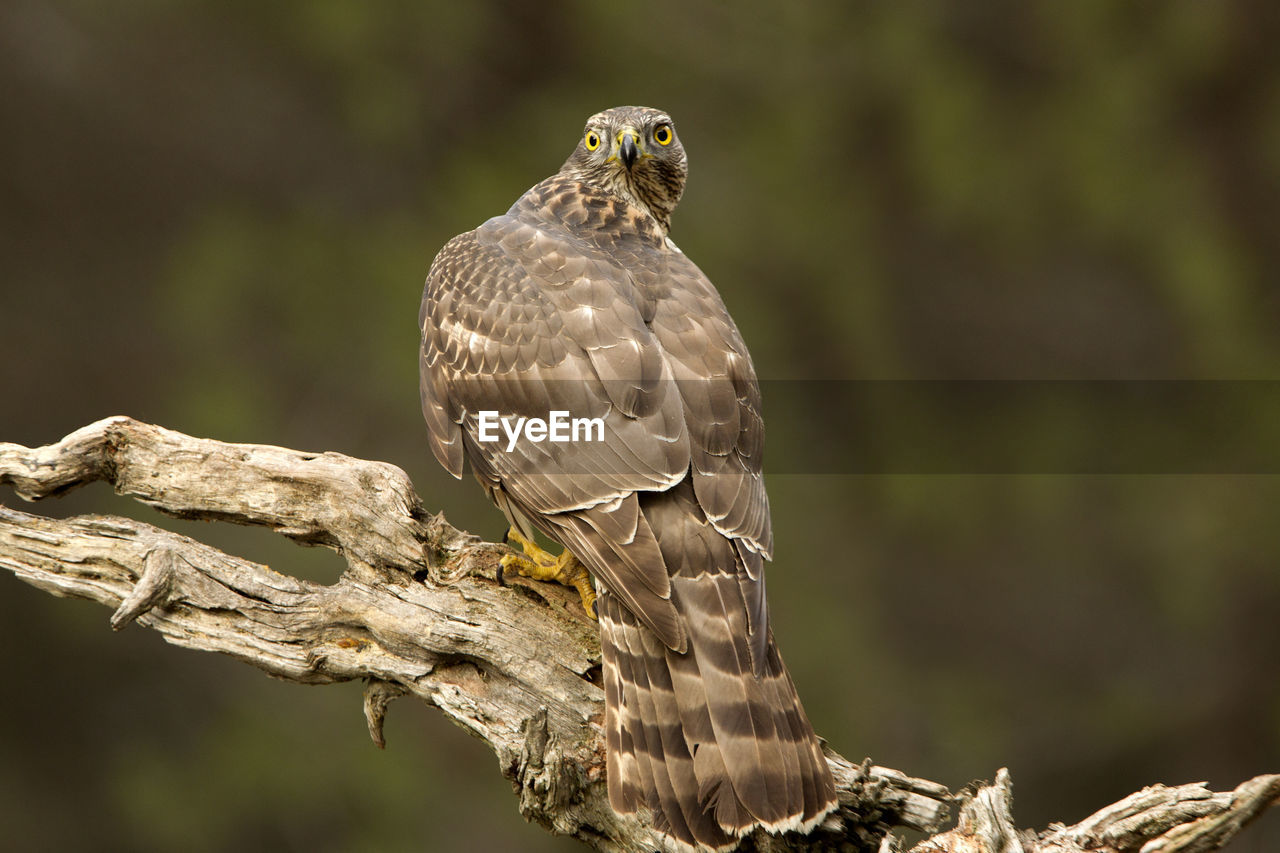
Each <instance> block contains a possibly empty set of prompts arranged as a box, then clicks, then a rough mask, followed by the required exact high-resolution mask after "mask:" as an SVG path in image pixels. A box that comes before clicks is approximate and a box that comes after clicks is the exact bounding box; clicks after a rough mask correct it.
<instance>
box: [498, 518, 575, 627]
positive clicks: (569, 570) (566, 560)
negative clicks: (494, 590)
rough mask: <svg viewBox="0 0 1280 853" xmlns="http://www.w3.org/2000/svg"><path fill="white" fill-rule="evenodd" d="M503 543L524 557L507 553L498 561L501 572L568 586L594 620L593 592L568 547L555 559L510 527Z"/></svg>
mask: <svg viewBox="0 0 1280 853" xmlns="http://www.w3.org/2000/svg"><path fill="white" fill-rule="evenodd" d="M507 541H509V542H512V543H513V544H516V545H519V546H520V550H521V551H523V552H524V556H523V557H522V556H520V555H519V554H507V555H506V556H505V557H503V558H502V560H501V566H502V570H503V571H504V572H506V571H511V570H513V569H514V570H515V572H516V574H520V575H524V576H525V577H527V578H532V579H533V580H536V581H555V582H556V583H561V584H564V585H565V586H571V587H573V588H574V589H576V590H577V591H578V595H580V596H581V597H582V609H583V610H585V611H587V615H588V616H590V617H591V618H592V619H594V618H596V591H595V588H594V587H593V586H592V584H591V574H590V573H589V572H588V571H587V568H586V566H584V565H582V563H580V562H578V558H577V557H575V556H573V554H572V553H571V552H570V551H569V549H568V548H565V549H564V553H563V554H561V555H560V556H559V557H557V556H555V555H553V554H550V553H548V552H547V551H544V550H542V549H541V548H539V547H538V545H537V543H535V542H533V541H531V540H529V539H526V538H525V537H524V536H522V535H521V533H520V531H519V530H516V529H515V528H514V527H512V528H511V529H510V530H508V531H507Z"/></svg>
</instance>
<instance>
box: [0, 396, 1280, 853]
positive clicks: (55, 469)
mask: <svg viewBox="0 0 1280 853" xmlns="http://www.w3.org/2000/svg"><path fill="white" fill-rule="evenodd" d="M96 480H105V481H107V482H109V483H111V484H112V485H113V486H114V487H115V490H116V491H117V493H119V494H121V495H126V496H129V497H132V498H134V499H136V500H139V501H141V502H143V503H145V504H148V505H150V506H152V507H155V508H156V509H158V510H160V511H161V512H163V513H166V514H168V515H173V516H178V517H182V518H195V519H208V520H220V521H230V522H235V523H240V524H255V525H263V526H266V527H270V528H272V529H273V530H275V531H276V532H278V533H280V534H282V535H284V536H287V537H289V538H291V539H293V540H294V541H296V542H299V543H302V544H306V545H322V546H325V547H329V548H332V549H334V550H336V551H337V552H338V553H339V554H341V555H342V556H343V557H344V558H345V559H346V561H347V569H346V570H345V571H344V572H343V574H342V576H341V577H340V578H339V579H338V580H337V581H336V582H335V583H333V584H332V585H328V586H325V585H321V584H314V583H307V582H304V581H301V580H297V579H295V578H292V577H289V576H287V575H283V574H280V573H278V572H275V571H273V570H271V569H269V568H267V567H266V566H262V565H258V564H256V563H252V562H250V561H247V560H243V559H240V558H238V557H235V556H232V555H230V554H226V553H223V552H221V551H219V550H217V549H214V548H211V547H209V546H207V545H204V544H202V543H200V542H198V541H195V540H193V539H190V538H188V537H185V536H179V535H177V534H174V533H171V532H168V531H166V530H163V529H161V528H158V527H155V526H152V525H149V524H145V523H142V522H137V521H132V520H128V519H124V518H118V517H112V516H81V517H77V518H72V519H67V520H54V519H48V518H44V517H41V516H36V515H31V514H27V513H23V512H18V511H16V510H13V509H9V508H7V507H4V506H0V567H3V568H5V569H7V570H9V571H12V572H13V573H14V574H15V575H17V576H18V577H19V578H20V579H22V580H24V581H26V582H28V583H31V584H33V585H35V586H37V587H39V588H41V589H44V590H46V591H47V592H50V593H52V594H54V595H62V596H76V597H80V598H89V599H93V600H95V601H99V602H102V603H103V604H106V605H108V606H110V607H112V608H113V609H114V612H113V614H112V616H111V626H112V628H114V629H116V630H120V629H122V628H124V627H126V626H127V625H129V624H130V623H134V622H136V623H137V624H139V625H141V626H143V627H146V628H149V629H152V630H155V631H158V632H160V633H161V634H162V635H163V636H164V637H165V639H166V640H168V641H169V642H171V643H174V644H177V645H180V646H186V647H189V648H193V649H200V650H204V651H218V652H222V653H224V654H228V655H231V656H233V657H236V658H238V659H240V660H243V661H244V662H246V663H249V664H252V665H254V666H256V667H258V668H260V669H262V670H264V671H266V672H268V673H270V674H271V675H274V676H277V677H280V678H284V679H288V680H292V681H296V682H299V683H305V684H321V683H330V682H338V681H347V680H351V679H362V680H364V682H365V690H364V713H365V717H366V720H367V722H368V727H369V733H370V735H371V737H372V738H373V740H374V742H375V743H376V744H377V745H378V746H382V745H383V743H382V720H383V718H384V715H385V714H386V710H387V706H388V704H389V703H390V702H391V701H393V700H394V699H396V698H398V697H400V696H414V697H416V698H418V699H420V700H422V701H425V702H427V703H428V704H431V705H434V706H435V707H437V708H439V709H440V711H441V712H443V713H444V714H445V715H447V716H448V717H449V718H450V719H451V720H453V721H454V722H455V723H457V724H458V725H460V726H462V727H463V728H465V729H467V730H468V731H470V732H472V733H473V734H475V735H477V736H479V737H480V738H482V739H483V740H484V741H485V742H486V743H488V744H489V746H490V747H491V748H492V749H493V751H494V753H495V755H496V756H497V757H498V762H499V766H500V768H501V770H502V772H503V774H504V775H505V776H506V777H507V778H508V779H509V780H511V782H512V788H513V790H514V791H515V793H516V795H517V797H518V802H519V808H520V811H521V813H522V814H524V815H525V817H526V818H528V819H530V820H533V821H536V822H537V823H539V824H541V825H543V826H544V827H546V828H548V829H549V830H551V831H553V832H557V833H563V834H566V835H570V836H573V837H575V838H578V839H580V840H581V841H583V842H585V843H587V844H589V845H591V846H593V847H596V848H597V849H600V850H607V851H647V850H655V849H663V848H664V842H663V838H662V836H660V835H658V834H656V833H655V832H654V831H653V829H652V827H651V825H650V824H649V823H648V822H647V821H646V820H645V819H644V817H643V816H639V817H621V816H619V815H616V814H615V813H614V812H613V811H612V810H611V809H610V808H609V803H608V797H607V794H606V790H605V780H604V741H603V737H602V733H601V723H602V720H603V714H604V695H603V692H602V691H601V689H600V688H599V686H598V682H599V669H600V648H599V643H598V640H597V632H596V627H595V624H594V623H593V622H592V621H591V620H589V619H588V618H587V617H586V615H585V614H584V613H583V612H582V610H581V607H580V605H579V604H578V600H577V594H576V593H575V592H572V591H570V590H567V589H562V588H560V587H557V586H553V585H549V584H541V583H534V582H531V581H526V580H524V579H523V578H510V579H507V581H506V582H505V583H503V582H502V580H501V579H500V577H499V575H498V573H497V567H498V560H499V559H500V557H501V555H502V554H503V553H505V548H504V546H502V545H499V544H495V543H490V542H484V541H481V540H480V539H479V538H477V537H475V536H473V535H471V534H469V533H465V532H463V531H460V530H457V529H456V528H454V527H452V526H451V525H450V524H449V523H448V522H447V521H446V520H445V518H444V516H443V514H432V513H430V512H427V511H426V510H424V508H423V506H422V503H421V501H420V500H419V499H418V496H417V495H416V494H415V492H414V490H413V487H412V485H411V484H410V483H409V480H408V477H406V476H405V474H404V472H403V471H401V470H400V469H399V468H396V467H395V466H392V465H388V464H386V463H382V462H370V461H365V460H361V459H353V458H351V457H347V456H343V455H341V454H338V453H321V454H317V453H303V452H299V451H296V450H288V449H285V448H280V447H271V446H264V445H246V444H227V443H223V442H218V441H211V440H208V439H198V438H193V437H190V436H187V435H183V434H181V433H178V432H174V431H171V430H167V429H163V428H161V427H157V426H153V425H150V424H144V423H140V422H138V421H134V420H132V419H130V418H126V417H113V418H107V419H105V420H102V421H98V422H97V423H94V424H90V425H89V426H87V427H84V428H83V429H80V430H77V431H76V432H74V433H72V434H71V435H69V436H67V437H66V438H65V439H63V440H62V441H60V442H58V443H56V444H52V445H47V446H45V447H38V448H26V447H22V446H19V445H15V444H0V483H7V484H9V485H11V486H12V487H13V489H14V490H15V491H16V492H17V494H18V495H20V496H21V497H23V498H25V499H27V500H39V499H41V498H45V497H49V496H51V495H59V494H62V493H65V492H67V491H69V490H71V489H74V488H77V487H79V486H82V485H85V484H87V483H90V482H93V481H96ZM827 757H828V760H829V761H830V763H831V767H832V770H833V772H834V774H835V777H836V782H837V786H838V789H839V794H840V808H839V810H838V811H837V812H836V813H835V814H834V815H833V816H832V817H831V818H830V819H829V820H827V821H826V822H825V823H824V824H823V825H822V826H821V827H819V828H818V829H817V830H815V832H814V833H813V834H811V835H810V836H808V837H800V836H796V835H788V836H784V837H772V836H767V835H763V834H758V835H757V836H753V837H751V838H749V839H746V840H745V841H744V845H743V849H757V850H770V851H774V850H801V849H849V850H877V849H891V848H893V847H895V846H896V844H897V842H896V840H895V837H894V835H893V833H894V832H895V831H898V830H915V831H918V832H924V833H930V832H936V831H937V830H939V828H940V827H941V826H942V825H943V823H944V821H945V820H946V817H947V813H948V806H949V805H950V804H951V803H952V802H958V803H961V804H962V808H961V811H960V822H959V825H958V826H957V827H956V828H955V829H952V830H951V831H949V832H945V833H942V834H940V835H935V836H932V837H930V838H927V839H926V840H925V841H923V842H921V843H920V844H918V845H917V846H916V847H915V848H914V849H915V851H917V853H953V852H954V853H959V851H990V853H1004V851H1026V853H1038V852H1039V851H1043V853H1077V851H1083V850H1105V851H1116V853H1120V851H1141V853H1173V851H1180V853H1181V852H1183V851H1205V850H1213V849H1217V848H1218V847H1221V846H1222V845H1223V844H1225V843H1226V842H1227V841H1228V840H1229V839H1230V838H1231V837H1232V836H1234V835H1235V833H1236V832H1238V831H1239V830H1240V829H1241V828H1242V827H1243V826H1244V825H1245V824H1247V823H1248V822H1249V821H1250V820H1252V819H1253V818H1254V817H1256V816H1257V814H1258V813H1260V812H1261V811H1263V810H1264V809H1265V808H1266V807H1267V806H1268V805H1270V804H1272V803H1274V802H1275V800H1276V797H1277V795H1278V794H1280V776H1260V777H1257V778H1256V779H1253V780H1250V781H1248V782H1246V783H1244V784H1243V785H1241V786H1240V787H1239V788H1237V789H1236V791H1235V792H1232V793H1213V792H1210V791H1208V790H1207V789H1206V788H1205V787H1204V786H1203V785H1184V786H1182V787H1178V788H1164V787H1161V786H1156V787H1154V788H1148V789H1145V790H1143V791H1141V792H1138V793H1136V794H1134V795H1132V796H1130V797H1128V798H1126V799H1125V800H1122V801H1121V802H1119V803H1116V804H1114V805H1112V806H1108V807H1107V808H1105V809H1103V810H1102V811H1100V812H1098V813H1097V814H1096V815H1094V816H1092V817H1090V818H1088V819H1086V820H1085V821H1082V822H1080V823H1079V824H1076V825H1075V826H1073V827H1061V826H1057V827H1051V828H1050V829H1049V830H1046V831H1044V832H1042V833H1039V834H1036V833H1031V832H1019V831H1018V830H1016V829H1015V828H1014V826H1015V825H1014V824H1013V822H1012V817H1011V811H1010V809H1011V795H1010V783H1009V778H1008V774H1007V772H1005V771H1001V773H1000V775H999V776H997V781H996V784H995V785H992V786H987V787H984V788H981V789H980V790H978V791H977V793H976V794H974V795H972V796H967V797H965V796H961V797H953V795H952V794H951V793H950V792H949V791H948V790H947V789H946V788H945V787H944V786H942V785H939V784H937V783H934V782H929V781H926V780H923V779H914V778H911V777H909V776H907V775H906V774H904V773H901V772H899V771H896V770H891V769H888V768H883V767H877V766H874V765H872V764H871V762H870V761H869V760H867V761H863V762H861V763H859V764H854V763H852V762H850V761H848V760H846V759H845V758H843V757H841V756H840V755H837V754H836V753H835V752H832V751H830V750H829V749H828V750H827ZM1144 845H1146V846H1144Z"/></svg>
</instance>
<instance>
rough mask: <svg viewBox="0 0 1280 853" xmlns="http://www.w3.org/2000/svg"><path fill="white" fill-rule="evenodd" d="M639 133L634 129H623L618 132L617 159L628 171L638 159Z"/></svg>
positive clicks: (639, 152)
mask: <svg viewBox="0 0 1280 853" xmlns="http://www.w3.org/2000/svg"><path fill="white" fill-rule="evenodd" d="M640 154H641V151H640V133H639V132H638V131H637V130H636V129H635V128H634V127H624V128H623V129H622V130H620V131H618V159H620V160H621V161H622V165H624V166H626V167H627V168H628V169H630V168H631V164H632V163H634V162H635V161H636V160H638V159H640Z"/></svg>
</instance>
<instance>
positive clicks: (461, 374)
mask: <svg viewBox="0 0 1280 853" xmlns="http://www.w3.org/2000/svg"><path fill="white" fill-rule="evenodd" d="M685 174H686V160H685V154H684V149H683V147H682V146H681V145H680V141H679V140H678V139H677V138H676V136H675V131H674V128H673V127H672V124H671V120H670V118H668V117H667V116H666V115H664V114H662V113H660V112H658V111H657V110H652V109H648V108H642V107H619V108H616V109H612V110H607V111H605V112H602V113H599V114H597V115H595V116H592V117H591V119H589V120H588V122H587V127H586V130H585V131H584V134H583V137H582V139H581V140H580V141H579V143H578V147H577V149H576V150H575V151H574V153H573V154H572V155H571V156H570V157H569V159H568V160H567V161H566V162H565V164H564V166H563V167H562V168H561V169H560V171H559V172H558V173H556V174H555V175H552V176H551V177H550V178H547V179H546V180H545V181H542V182H541V183H539V184H537V185H536V186H534V187H533V188H532V189H530V190H529V191H528V192H527V193H525V194H524V195H523V196H521V197H520V199H519V200H518V201H516V203H515V204H514V205H513V206H512V207H511V209H510V210H509V211H508V212H507V213H506V214H504V215H502V216H498V217H495V218H493V219H490V220H489V221H488V222H485V223H484V224H483V225H481V226H480V227H479V228H477V229H475V230H474V231H469V232H467V233H465V234H461V235H459V236H458V237H455V238H454V239H453V240H451V241H449V243H448V244H447V245H446V246H445V247H444V248H443V249H442V250H441V251H440V254H439V255H438V256H437V257H436V259H435V262H434V263H433V264H432V266H431V271H430V272H429V273H428V275H427V284H426V292H425V294H424V296H423V302H422V313H421V317H420V321H421V325H422V330H423V338H422V353H421V367H422V386H421V387H422V407H423V413H424V415H425V417H426V420H427V425H428V428H429V432H430V442H431V449H432V451H433V452H434V453H435V455H436V458H437V459H439V460H440V462H441V464H443V465H444V466H445V468H447V469H448V470H449V471H450V472H451V473H453V475H454V476H456V477H461V476H462V470H463V461H464V459H466V460H470V462H471V465H472V468H473V470H474V473H475V475H476V477H477V478H478V479H479V480H480V482H481V484H482V485H483V486H484V487H485V489H486V491H487V492H488V493H489V495H490V496H491V497H492V498H493V499H494V501H495V502H496V503H497V504H498V506H499V507H501V508H502V510H503V511H504V512H505V513H506V514H507V516H508V518H509V519H510V520H511V523H512V524H513V525H515V526H517V527H518V528H520V529H521V530H522V531H523V532H524V533H525V534H526V535H527V536H532V533H533V530H534V529H537V530H540V531H542V532H543V533H544V534H546V535H547V536H549V537H550V538H552V539H554V540H556V541H558V542H559V543H561V544H562V545H564V546H565V547H567V548H568V549H569V550H570V551H571V552H572V553H573V554H574V555H576V556H577V557H578V558H579V559H580V560H581V561H582V562H583V563H584V564H585V565H586V566H587V568H589V569H590V571H591V573H592V574H593V575H594V576H595V578H596V581H597V587H598V588H599V592H600V600H599V604H598V610H599V617H600V633H601V638H600V639H601V646H602V647H603V650H604V683H605V697H606V719H605V729H606V735H607V751H608V783H609V799H610V801H611V803H612V804H613V806H614V808H615V809H616V810H618V811H619V812H623V813H628V812H634V811H637V810H638V809H641V808H648V809H649V810H650V811H651V813H652V815H653V819H654V821H655V822H656V824H657V826H658V827H659V828H660V829H662V830H663V831H664V832H666V833H667V834H669V835H670V836H672V837H673V838H675V839H677V840H679V841H681V842H684V843H686V844H690V845H697V844H700V845H704V846H706V847H711V848H718V849H728V848H730V847H732V846H733V845H734V844H735V842H736V838H737V837H738V836H740V835H742V834H744V833H746V832H749V831H751V830H752V829H753V828H755V827H756V826H757V825H762V826H764V827H765V828H766V829H769V830H772V831H783V830H787V829H795V828H802V827H806V828H807V827H809V826H812V825H813V824H814V823H816V822H817V821H818V820H819V819H821V817H822V816H823V815H825V814H826V813H827V812H828V811H830V809H831V808H832V807H833V806H834V804H835V790H834V786H833V784H832V780H831V774H830V772H829V770H828V768H827V765H826V762H825V760H824V759H823V757H822V753H821V750H820V749H819V747H818V744H817V740H816V738H815V737H814V734H813V729H812V728H811V726H810V725H809V721H808V719H807V718H806V717H805V714H804V710H803V708H802V707H801V705H800V700H799V698H798V697H797V696H796V692H795V687H794V685H793V684H792V683H791V678H790V676H789V675H788V674H787V670H786V668H785V667H784V666H783V664H782V660H781V658H780V657H779V656H778V651H777V648H776V647H775V645H774V642H773V637H772V635H771V633H770V630H769V616H768V608H767V606H766V603H765V594H764V573H763V563H764V560H766V559H768V558H769V556H770V550H771V548H772V533H771V530H770V521H769V500H768V496H767V495H766V494H765V489H764V481H763V479H762V477H761V468H760V466H761V454H762V451H763V445H764V427H763V423H762V421H761V419H760V390H759V386H758V384H757V382H756V376H755V371H754V369H753V368H752V366H751V358H750V356H749V355H748V353H747V348H746V345H745V344H744V343H743V341H742V338H741V336H740V335H739V334H738V329H737V327H736V326H735V325H734V323H733V320H732V319H731V318H730V316H729V313H728V311H726V310H725V307H724V304H723V303H722V302H721V300H720V296H719V294H718V293H717V292H716V290H715V288H714V287H713V286H712V284H711V282H710V281H709V280H708V279H707V277H706V276H704V275H703V274H702V271H701V270H699V269H698V268H697V267H696V266H695V265H694V264H693V262H692V261H690V260H689V259H688V258H687V257H685V255H684V254H683V253H682V252H681V251H680V250H679V249H678V248H676V246H675V244H674V243H672V242H671V241H670V240H669V239H668V237H667V230H668V228H669V226H670V217H671V212H672V210H674V208H675V206H676V203H677V202H678V201H679V200H680V194H681V192H682V191H683V188H684V180H685ZM557 410H559V411H567V412H569V413H570V416H571V417H573V418H601V419H602V421H603V423H604V434H603V440H601V441H585V440H581V441H570V442H563V443H553V442H550V441H542V442H536V441H530V440H526V439H523V438H522V439H521V440H518V441H517V442H516V443H515V445H514V446H513V447H512V448H511V450H510V451H508V450H507V446H508V442H507V440H506V437H505V436H504V437H503V439H502V440H501V441H499V442H485V441H481V440H480V433H479V424H478V418H479V413H480V412H483V411H495V412H497V413H499V415H500V416H501V417H517V416H524V417H536V418H544V419H545V418H548V417H549V413H550V412H552V411H557Z"/></svg>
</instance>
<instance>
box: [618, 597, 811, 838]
mask: <svg viewBox="0 0 1280 853" xmlns="http://www.w3.org/2000/svg"><path fill="white" fill-rule="evenodd" d="M721 580H723V581H725V582H726V583H725V584H724V585H723V590H721V589H720V587H721V583H720V581H721ZM731 580H732V576H721V577H720V578H709V577H703V578H700V579H698V580H697V581H696V583H695V585H694V586H692V587H691V588H689V589H684V588H683V586H684V585H683V584H682V583H681V582H680V581H679V579H676V578H673V595H672V599H673V600H674V601H677V602H679V606H680V609H681V610H682V611H683V612H684V615H685V616H686V626H687V629H688V631H689V635H690V648H689V651H687V652H685V653H679V652H675V651H672V650H671V649H669V648H667V647H666V646H664V645H663V644H662V643H661V642H660V641H659V640H658V639H657V637H656V636H654V634H653V633H652V631H650V630H649V629H648V628H647V627H646V626H644V625H643V624H642V623H641V622H640V621H639V620H638V619H637V618H636V617H635V616H633V615H632V614H631V613H630V611H628V610H627V609H626V607H625V606H624V605H622V603H621V602H620V601H619V600H618V599H617V598H616V597H614V596H612V595H608V594H606V595H603V596H601V599H600V602H599V605H600V607H599V615H600V626H601V643H602V646H603V648H604V678H605V694H606V712H605V717H606V719H605V729H606V735H607V738H608V743H607V746H608V765H609V766H608V770H609V780H608V781H609V799H610V802H611V804H612V805H613V807H614V809H615V810H617V811H619V812H622V813H629V812H635V811H637V810H638V809H639V808H641V807H646V808H648V809H649V810H650V811H651V812H652V814H653V816H654V820H655V825H657V826H658V828H659V829H660V830H662V831H663V832H665V833H667V834H668V835H670V836H672V837H673V838H675V839H677V840H679V841H681V842H683V843H685V844H688V845H691V846H699V845H700V846H702V847H704V848H710V849H713V850H729V849H732V848H733V847H734V846H735V844H736V842H737V838H738V837H739V836H741V835H743V834H745V833H747V832H750V831H751V830H753V829H755V828H756V827H757V826H763V827H764V828H765V829H767V830H771V831H774V832H781V831H786V830H792V829H801V828H809V827H812V826H813V825H814V824H815V823H816V822H817V821H818V820H819V819H821V817H823V816H824V815H825V814H826V813H827V812H829V811H830V810H831V808H833V807H834V805H835V788H834V784H833V783H832V780H831V774H830V772H829V770H828V769H827V766H826V762H825V760H824V759H823V758H822V756H821V753H820V751H819V749H818V746H817V740H816V738H815V737H814V734H813V730H812V728H811V727H810V726H809V722H808V720H807V719H806V718H805V716H804V711H803V710H802V709H801V707H800V703H799V699H798V698H797V697H796V693H795V687H794V686H793V685H792V683H791V679H790V677H789V676H788V675H787V671H786V669H785V667H783V666H782V661H781V658H780V657H779V656H778V654H777V651H776V648H775V647H774V645H773V642H772V637H770V638H769V642H768V645H767V647H766V650H767V653H766V659H765V660H764V661H763V666H762V667H761V670H762V671H761V672H760V673H759V674H758V675H757V674H756V673H755V672H754V671H753V669H754V668H753V666H752V660H751V655H750V654H749V653H746V651H745V649H746V646H745V644H746V642H747V637H746V635H745V632H744V633H736V629H737V627H738V626H737V625H736V621H737V620H738V619H740V618H742V610H741V606H739V607H738V609H737V610H735V609H733V608H732V607H725V606H721V607H720V608H719V612H718V614H717V612H716V610H717V608H715V607H713V606H712V603H713V599H714V598H718V597H719V595H720V592H721V591H725V592H727V591H728V590H729V584H728V583H727V582H728V581H731ZM735 585H736V584H735ZM726 600H727V601H732V599H730V598H726Z"/></svg>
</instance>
